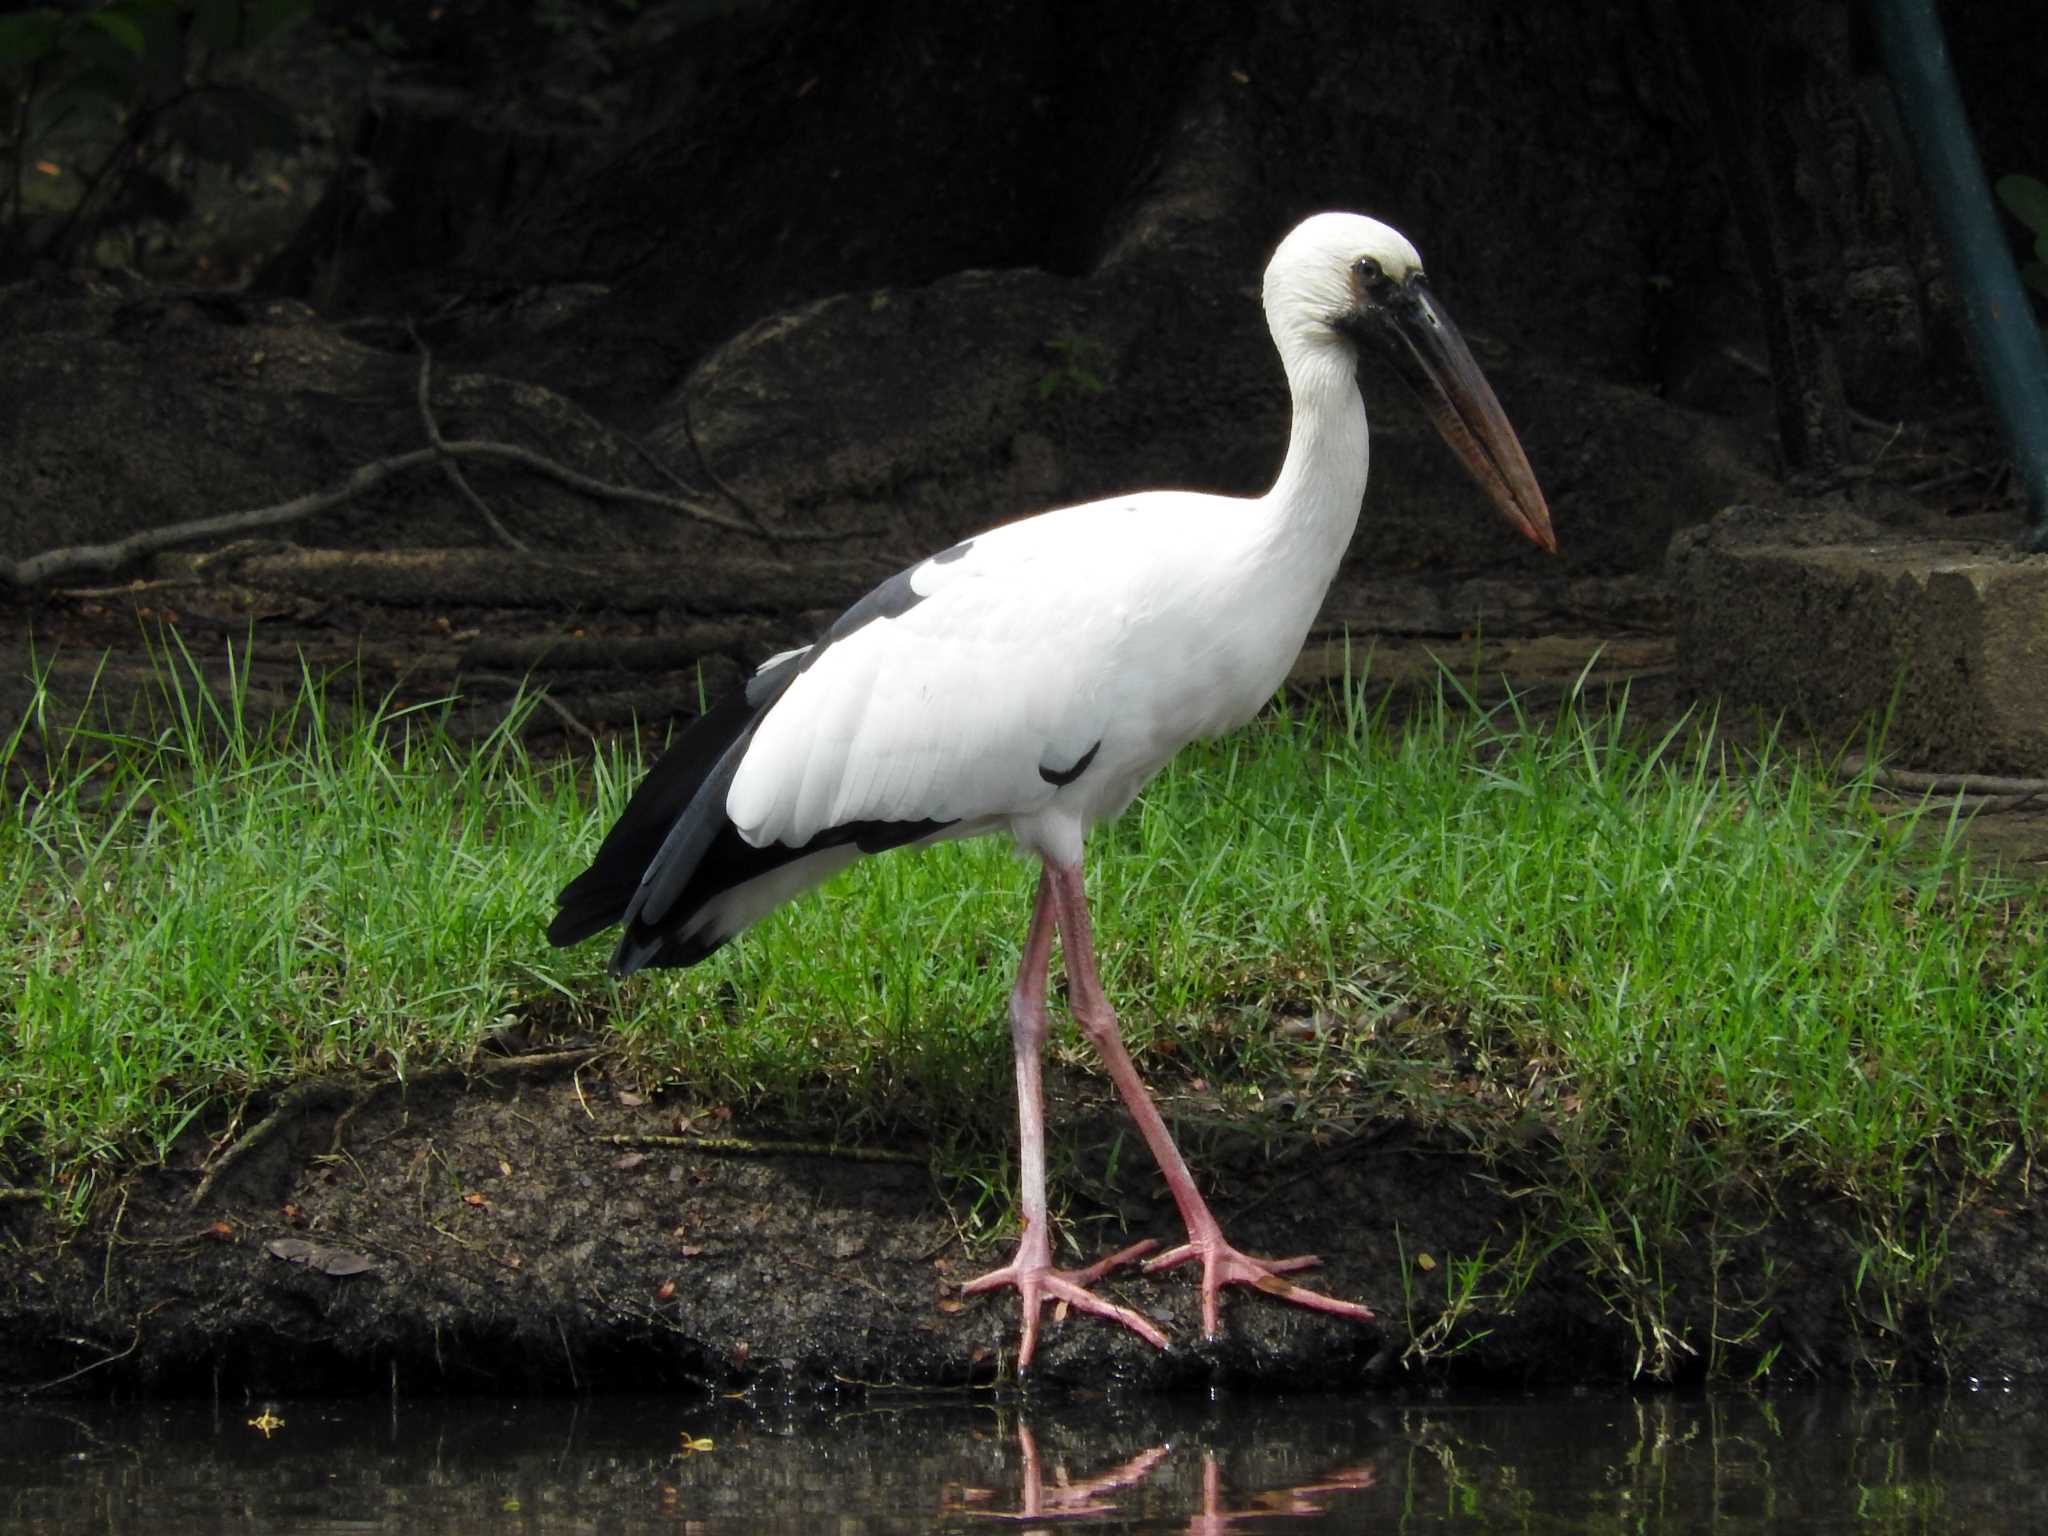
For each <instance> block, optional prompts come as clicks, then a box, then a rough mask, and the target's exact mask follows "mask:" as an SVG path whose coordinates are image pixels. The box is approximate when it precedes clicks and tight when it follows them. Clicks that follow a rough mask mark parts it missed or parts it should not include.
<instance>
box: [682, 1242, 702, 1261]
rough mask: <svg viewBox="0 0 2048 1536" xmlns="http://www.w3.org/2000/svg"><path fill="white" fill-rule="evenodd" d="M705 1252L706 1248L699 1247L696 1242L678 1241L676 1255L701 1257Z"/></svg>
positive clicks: (687, 1257)
mask: <svg viewBox="0 0 2048 1536" xmlns="http://www.w3.org/2000/svg"><path fill="white" fill-rule="evenodd" d="M703 1252H704V1250H703V1249H702V1248H699V1247H697V1246H696V1245H695V1244H694V1243H678V1244H677V1245H676V1256H677V1257H678V1258H684V1259H694V1258H699V1257H701V1256H702V1254H703Z"/></svg>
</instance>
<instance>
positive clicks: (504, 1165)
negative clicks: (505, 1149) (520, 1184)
mask: <svg viewBox="0 0 2048 1536" xmlns="http://www.w3.org/2000/svg"><path fill="white" fill-rule="evenodd" d="M498 1173H499V1175H500V1176H501V1177H504V1178H508V1179H509V1178H511V1177H512V1165H511V1164H510V1163H508V1162H506V1161H505V1159H503V1158H502V1157H501V1158H499V1159H498Z"/></svg>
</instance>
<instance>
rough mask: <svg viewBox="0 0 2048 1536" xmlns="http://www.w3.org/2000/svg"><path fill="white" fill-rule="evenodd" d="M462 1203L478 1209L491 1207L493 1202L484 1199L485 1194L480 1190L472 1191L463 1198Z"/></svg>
mask: <svg viewBox="0 0 2048 1536" xmlns="http://www.w3.org/2000/svg"><path fill="white" fill-rule="evenodd" d="M462 1203H463V1204H464V1205H474V1206H478V1207H483V1206H487V1205H489V1204H490V1203H491V1202H490V1201H489V1200H487V1199H485V1198H484V1196H483V1193H482V1192H481V1191H480V1190H474V1189H472V1190H470V1191H469V1192H468V1193H467V1194H465V1195H464V1196H463V1197H462Z"/></svg>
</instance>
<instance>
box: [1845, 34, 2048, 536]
mask: <svg viewBox="0 0 2048 1536" xmlns="http://www.w3.org/2000/svg"><path fill="white" fill-rule="evenodd" d="M1871 12H1872V16H1873V18H1874V19H1875V21H1876V23H1877V37H1878V46H1879V48H1880V49H1881V50H1882V51H1883V54H1884V69H1885V74H1886V75H1887V76H1889V77H1890V80H1891V85H1892V95H1893V97H1894V98H1895V99H1896V100H1897V102H1898V105H1899V116H1900V117H1901V118H1902V119H1903V120H1904V122H1905V125H1906V137H1907V138H1908V139H1909V140H1911V142H1912V145H1913V157H1914V159H1915V160H1917V161H1918V162H1919V165H1920V180H1921V182H1922V183H1923V184H1924V185H1925V186H1926V188H1927V195H1928V198H1929V200H1930V201H1931V202H1932V203H1933V205H1934V220H1935V226H1936V228H1937V229H1938V230H1939V231H1940V234H1941V242H1942V249H1943V250H1944V251H1945V252H1946V253H1947V255H1948V262H1949V268H1950V272H1951V275H1952V276H1953V277H1954V279H1955V284H1956V288H1957V291H1958V292H1960V293H1961V294H1962V296H1963V315H1964V318H1965V320H1966V321H1967V322H1968V325H1969V332H1970V341H1971V352H1972V354H1973V355H1974V357H1975V358H1976V361H1977V370H1978V372H1979V373H1980V374H1981V375H1982V376H1983V380H1984V390H1985V393H1986V394H1988V395H1989V396H1990V397H1991V405H1992V408H1993V409H1994V410H1995V411H1996V412H1997V413H1998V421H1999V425H2000V426H2001V427H2003V428H2004V430H2005V441H2006V446H2007V448H2008V449H2009V450H2010V452H2011V453H2012V459H2013V464H2014V466H2015V468H2016V469H2017V470H2018V472H2019V477H2020V483H2021V485H2023V486H2024V487H2025V489H2026V494H2027V510H2028V514H2029V516H2030V518H2031V520H2032V522H2033V528H2032V530H2031V531H2030V532H2029V533H2028V534H2026V535H2025V536H2023V538H2022V539H2021V543H2022V544H2023V545H2024V546H2025V547H2026V548H2028V549H2032V550H2040V551H2048V351H2044V350H2043V348H2042V345H2041V326H2040V323H2039V322H2038V321H2037V320H2036V319H2035V318H2034V311H2033V308H2032V306H2031V305H2029V304H2028V302H2027V295H2026V291H2025V290H2024V289H2023V288H2021V286H2020V278H2019V273H2018V272H2017V271H2016V270H2014V268H2013V263H2012V250H2011V248H2010V247H2009V246H2008V245H2007V244H2006V240H2005V233H2004V231H2003V230H2002V229H2000V227H1999V223H1998V214H1997V212H1996V211H1995V210H1994V209H1993V207H1992V205H1991V189H1990V188H1989V187H1988V186H1986V185H1985V182H1984V166H1983V163H1982V162H1981V161H1979V160H1978V158H1977V147H1976V145H1975V144H1973V143H1971V141H1970V129H1969V122H1968V120H1967V119H1966V118H1965V117H1964V116H1963V98H1962V93H1961V92H1959V91H1958V90H1957V89H1956V77H1955V72H1954V71H1953V70H1952V69H1951V68H1950V67H1949V62H1948V44H1947V43H1946V42H1945V41H1944V40H1943V38H1942V34H1941V22H1940V20H1939V18H1937V17H1936V15H1935V13H1934V0H1871Z"/></svg>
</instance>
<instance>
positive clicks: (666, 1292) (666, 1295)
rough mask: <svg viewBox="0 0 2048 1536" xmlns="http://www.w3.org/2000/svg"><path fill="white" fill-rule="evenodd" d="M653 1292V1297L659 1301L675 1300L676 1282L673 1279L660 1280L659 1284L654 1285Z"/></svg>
mask: <svg viewBox="0 0 2048 1536" xmlns="http://www.w3.org/2000/svg"><path fill="white" fill-rule="evenodd" d="M654 1294H655V1298H656V1299H657V1300H660V1301H674V1300H675V1297H676V1283H675V1281H673V1280H664V1281H662V1282H661V1284H660V1285H658V1286H656V1287H655V1290H654Z"/></svg>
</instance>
